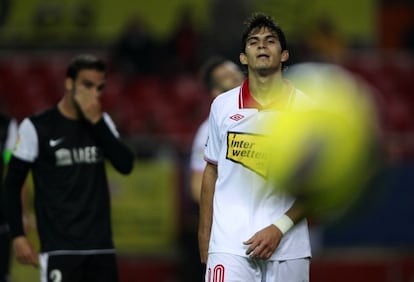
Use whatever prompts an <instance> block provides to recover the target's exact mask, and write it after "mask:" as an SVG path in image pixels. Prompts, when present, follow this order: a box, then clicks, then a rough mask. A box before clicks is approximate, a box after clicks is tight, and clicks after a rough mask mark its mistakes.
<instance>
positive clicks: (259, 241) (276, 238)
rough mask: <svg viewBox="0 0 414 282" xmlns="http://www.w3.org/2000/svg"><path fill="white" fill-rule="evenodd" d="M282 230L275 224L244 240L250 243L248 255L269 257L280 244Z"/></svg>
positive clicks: (262, 257)
mask: <svg viewBox="0 0 414 282" xmlns="http://www.w3.org/2000/svg"><path fill="white" fill-rule="evenodd" d="M282 236H283V234H282V232H281V231H280V230H279V229H278V228H277V227H276V226H274V225H273V224H271V225H269V226H268V227H266V228H263V229H262V230H260V231H258V232H256V234H254V235H253V236H252V237H251V238H250V239H249V240H247V241H245V242H243V244H245V245H249V248H248V249H247V251H246V255H249V256H250V257H251V258H257V259H269V258H270V257H271V256H272V254H273V252H274V251H275V250H276V248H277V246H279V243H280V240H281V239H282Z"/></svg>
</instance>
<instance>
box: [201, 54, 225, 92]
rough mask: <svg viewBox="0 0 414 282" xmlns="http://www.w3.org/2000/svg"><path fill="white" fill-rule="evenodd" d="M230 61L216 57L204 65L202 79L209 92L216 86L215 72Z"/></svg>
mask: <svg viewBox="0 0 414 282" xmlns="http://www.w3.org/2000/svg"><path fill="white" fill-rule="evenodd" d="M228 61H229V60H228V59H226V58H224V57H222V56H219V55H215V56H212V57H210V58H209V59H207V61H205V62H204V64H203V65H202V66H201V68H200V79H201V81H202V83H203V84H204V86H205V87H206V88H207V90H208V91H211V90H212V89H213V88H214V87H215V84H216V81H214V77H213V72H214V70H215V69H216V68H217V67H219V66H221V65H222V64H224V63H225V62H228Z"/></svg>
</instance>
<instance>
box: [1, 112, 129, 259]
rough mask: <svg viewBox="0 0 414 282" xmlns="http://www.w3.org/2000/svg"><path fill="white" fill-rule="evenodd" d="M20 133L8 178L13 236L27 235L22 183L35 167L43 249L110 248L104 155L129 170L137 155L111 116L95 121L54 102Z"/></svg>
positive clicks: (37, 211) (36, 194) (122, 168)
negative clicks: (77, 116) (70, 114)
mask: <svg viewBox="0 0 414 282" xmlns="http://www.w3.org/2000/svg"><path fill="white" fill-rule="evenodd" d="M19 138H20V139H19V141H18V143H17V146H16V149H15V151H14V153H13V157H12V159H11V161H10V165H9V172H8V174H7V176H6V179H5V188H6V194H5V195H6V200H7V204H6V210H7V215H8V220H9V225H10V230H11V234H12V236H13V237H16V236H19V235H22V234H24V231H23V226H22V221H21V203H20V189H21V188H20V187H21V186H22V184H23V182H24V180H25V178H26V175H27V174H28V171H29V170H30V169H31V171H32V177H33V181H34V187H35V210H36V220H37V227H38V233H39V239H40V245H41V251H42V252H51V251H85V250H97V251H99V250H106V249H112V248H113V242H112V231H111V222H110V221H111V219H110V195H109V189H108V182H107V176H106V172H105V159H108V160H109V161H110V162H111V163H112V165H113V166H114V167H115V168H116V169H117V170H118V171H120V172H121V173H124V174H127V173H129V172H131V170H132V167H133V161H134V154H133V152H132V151H131V150H130V149H129V148H128V147H127V146H126V145H125V144H124V143H122V142H121V140H120V138H119V135H118V132H117V131H116V129H115V126H114V124H113V122H112V120H111V119H110V117H109V115H107V114H106V113H105V114H104V115H103V118H102V119H101V120H100V121H99V122H98V123H97V124H95V125H92V124H89V123H88V122H86V121H84V120H70V119H67V118H65V117H64V116H62V114H61V113H60V112H59V110H58V109H57V107H53V108H51V109H49V110H47V111H45V112H43V113H41V114H38V115H35V116H32V117H30V118H26V119H25V120H23V122H22V123H21V125H20V128H19Z"/></svg>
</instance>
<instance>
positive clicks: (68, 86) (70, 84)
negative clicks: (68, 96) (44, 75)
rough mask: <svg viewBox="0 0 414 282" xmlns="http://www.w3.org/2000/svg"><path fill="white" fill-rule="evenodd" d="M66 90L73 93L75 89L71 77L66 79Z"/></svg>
mask: <svg viewBox="0 0 414 282" xmlns="http://www.w3.org/2000/svg"><path fill="white" fill-rule="evenodd" d="M65 89H66V90H67V91H71V90H72V89H73V79H72V78H70V77H67V78H66V79H65Z"/></svg>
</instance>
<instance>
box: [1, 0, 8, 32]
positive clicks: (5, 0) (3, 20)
mask: <svg viewBox="0 0 414 282" xmlns="http://www.w3.org/2000/svg"><path fill="white" fill-rule="evenodd" d="M9 10H10V0H0V27H2V26H3V25H5V24H6V22H7V17H8V15H9Z"/></svg>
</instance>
